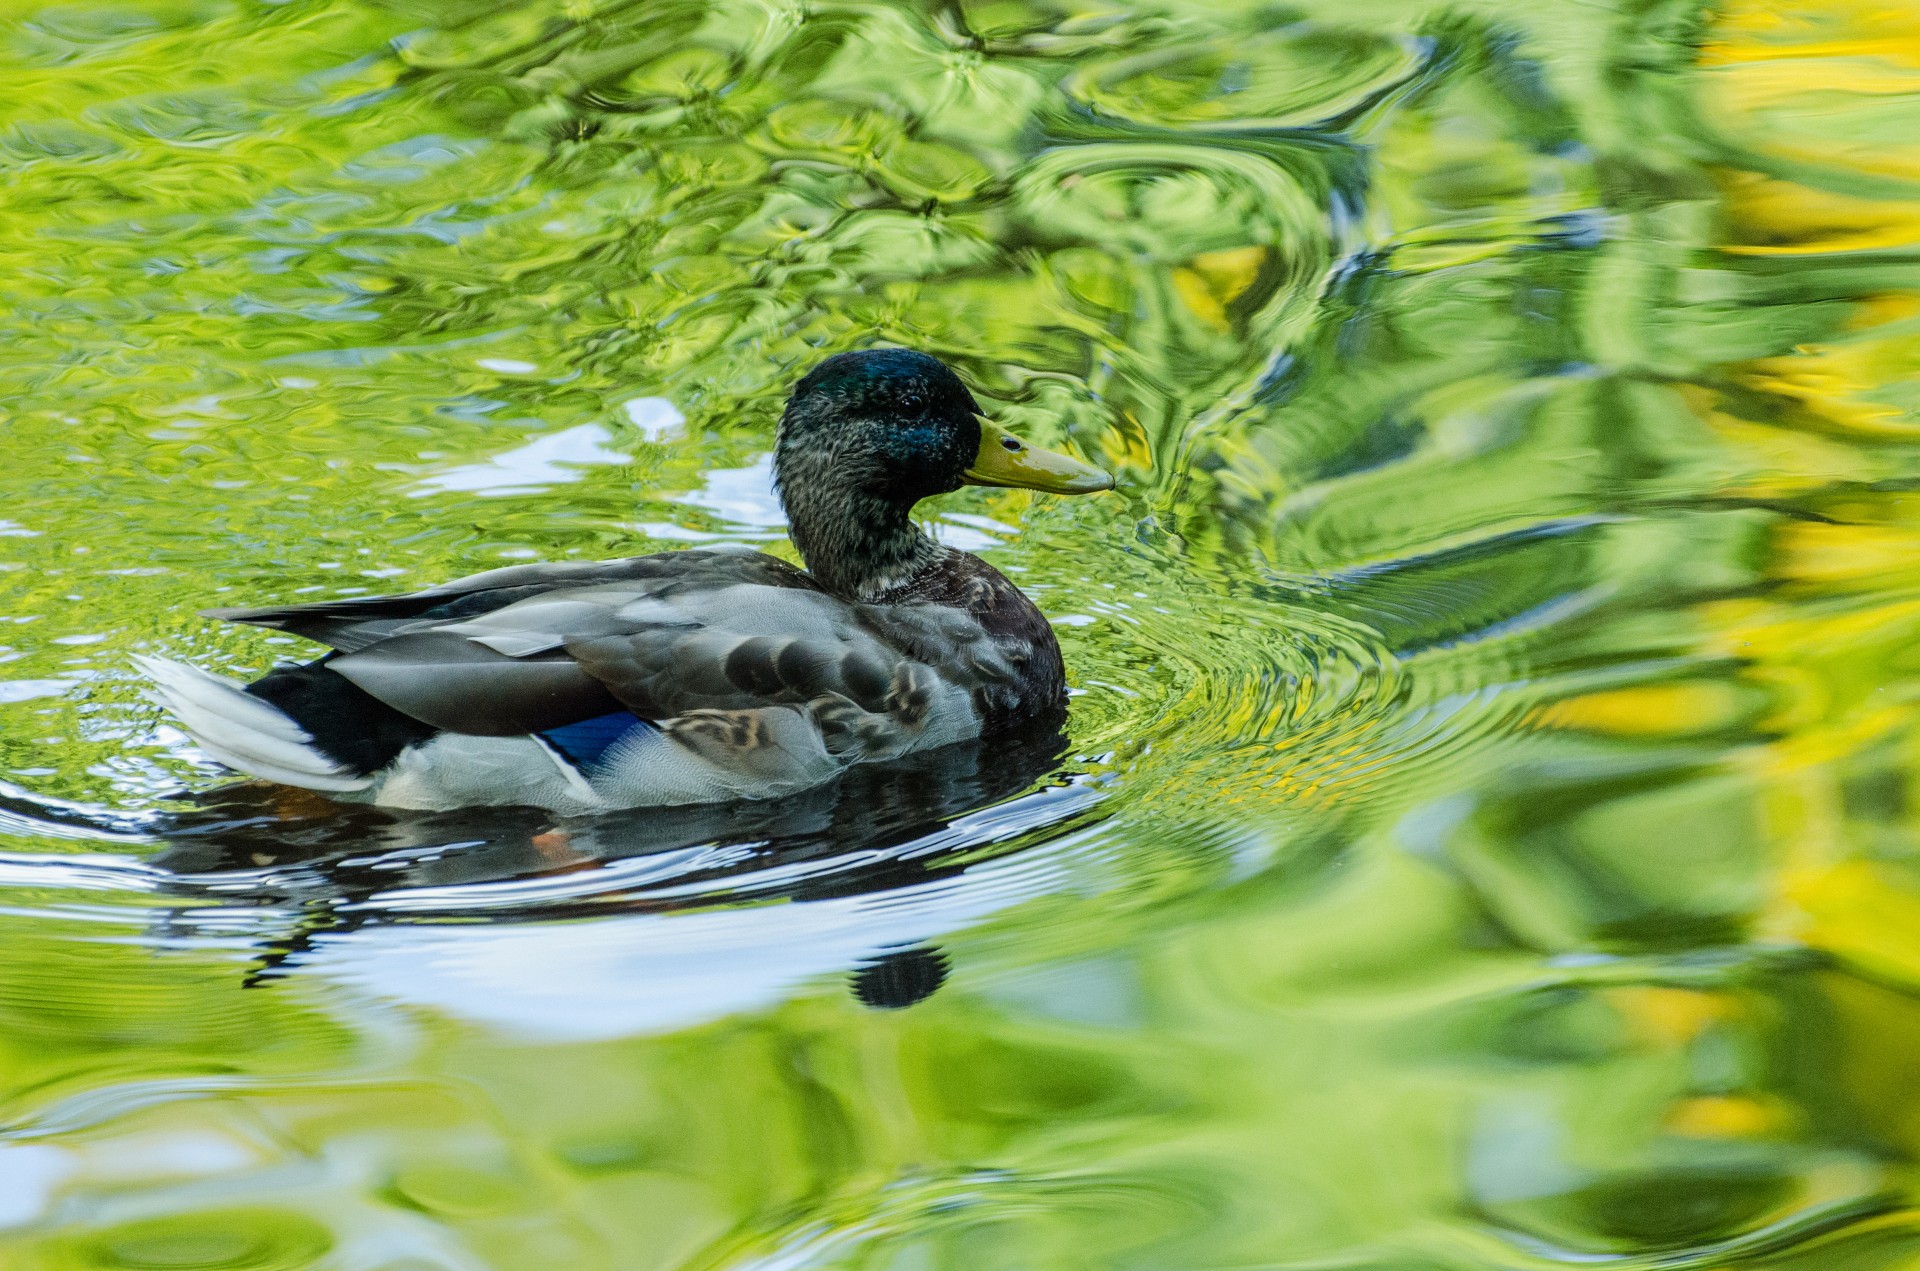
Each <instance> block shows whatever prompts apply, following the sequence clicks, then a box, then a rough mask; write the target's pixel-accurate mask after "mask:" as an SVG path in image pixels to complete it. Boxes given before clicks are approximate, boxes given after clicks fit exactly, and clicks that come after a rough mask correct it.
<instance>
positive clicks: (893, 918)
mask: <svg viewBox="0 0 1920 1271" xmlns="http://www.w3.org/2000/svg"><path fill="white" fill-rule="evenodd" d="M0 84H4V85H5V89H6V91H5V92H4V93H0V226H3V227H4V232H0V266H3V267H4V274H5V278H6V280H7V285H6V286H5V287H4V288H0V337H3V338H0V430H3V431H0V436H4V438H5V456H6V460H7V462H6V463H5V464H4V466H3V467H0V624H4V625H0V662H4V667H0V676H3V677H4V678H0V781H3V782H4V783H5V785H4V788H0V1263H3V1264H4V1265H6V1266H8V1267H21V1268H31V1269H34V1271H41V1269H47V1271H52V1269H62V1271H64V1269H67V1268H103V1269H105V1268H182V1267H191V1268H236V1269H249V1271H269V1269H271V1271H293V1269H296V1268H307V1267H313V1268H325V1269H327V1271H348V1269H353V1271H360V1269H364V1271H423V1269H425V1268H445V1269H448V1271H467V1269H475V1271H480V1269H485V1271H519V1269H521V1268H527V1269H532V1271H547V1269H549V1268H559V1267H564V1268H582V1269H592V1268H604V1269H606V1271H646V1269H649V1268H713V1269H720V1268H729V1269H734V1268H737V1269H740V1271H746V1269H748V1268H753V1269H756V1271H775V1269H778V1271H797V1269H800V1268H849V1269H858V1271H933V1269H940V1271H1001V1269H1006V1271H1013V1269H1015V1268H1019V1269H1022V1271H1025V1269H1034V1271H1038V1269H1042V1268H1058V1269H1060V1271H1080V1269H1084V1268H1095V1267H1101V1268H1107V1267H1110V1268H1116V1269H1117V1268H1128V1269H1140V1271H1188V1269H1192V1271H1199V1269H1202V1268H1222V1269H1225V1268H1236V1269H1250V1268H1272V1269H1275V1271H1279V1269H1288V1271H1293V1269H1298V1271H1480V1269H1498V1271H1509V1269H1510V1271H1540V1269H1543V1268H1550V1267H1559V1266H1566V1265H1580V1266H1595V1265H1598V1266H1606V1267H1619V1268H1653V1267H1661V1268H1691V1267H1697V1268H1701V1269H1702V1271H1706V1269H1708V1268H1714V1269H1718V1268H1729V1267H1742V1268H1746V1267H1755V1268H1779V1269H1781V1271H1786V1269H1789V1268H1791V1269H1793V1271H1881V1269H1885V1271H1894V1269H1896V1268H1907V1267H1913V1266H1916V1265H1920V1209H1916V1204H1920V1175H1916V1171H1915V1154H1916V1152H1920V1104H1916V1102H1915V1099H1914V1097H1913V1091H1914V1090H1915V1088H1916V1082H1920V936H1916V932H1920V854H1917V849H1920V806H1917V805H1916V801H1915V797H1914V794H1913V789H1914V784H1913V783H1914V781H1915V778H1916V773H1917V772H1920V721H1916V705H1917V703H1920V655H1917V654H1916V653H1915V652H1914V650H1915V649H1916V647H1920V565H1916V563H1915V562H1916V561H1920V499H1917V498H1916V493H1915V492H1916V490H1920V389H1917V388H1916V383H1920V141H1916V137H1920V131H1916V128H1915V120H1916V118H1920V10H1914V9H1912V8H1911V7H1910V6H1903V5H1899V4H1880V3H1868V2H1867V0H1788V2H1787V3H1771V2H1765V3H1763V2H1762V0H1725V3H1722V4H1719V5H1707V4H1700V3H1693V2H1690V0H1688V2H1683V0H1470V2H1469V3H1461V4H1452V5H1445V6H1442V5H1438V4H1429V3H1417V2H1415V0H1347V2H1345V3H1333V2H1332V0H1305V2H1304V3H1298V4H1249V3H1236V2H1233V0H1205V2H1202V0H1156V2H1154V3H1150V4H1120V3H1103V2H1102V0H981V2H975V0H946V2H942V3H935V2H933V0H927V2H925V3H911V2H908V0H889V2H882V0H815V2H813V3H808V4H805V5H802V4H798V3H787V2H782V0H602V2H600V3H594V2H592V0H569V2H562V0H433V2H431V3H429V2H428V0H285V2H282V3H269V2H266V0H132V2H128V3H119V4H113V3H106V4H99V5H87V4H62V5H47V4H40V3H37V2H36V0H18V2H17V3H15V4H13V5H11V6H9V7H8V9H7V12H6V14H5V15H4V17H0ZM875 342H891V343H898V344H906V345H911V346H914V347H919V348H923V349H927V350H929V351H931V352H934V353H937V354H938V355H940V356H942V357H944V358H946V359H947V360H949V361H950V362H951V363H952V364H954V365H955V366H956V367H957V368H959V369H960V370H961V371H962V373H963V374H964V375H965V376H966V377H967V378H968V379H969V381H970V382H971V383H972V384H973V385H974V386H975V388H976V392H977V394H978V396H979V397H980V398H981V400H982V401H983V402H984V403H986V404H987V405H988V406H989V407H990V409H991V410H992V411H993V412H994V413H995V414H996V415H997V416H999V417H1001V418H1002V419H1004V420H1006V421H1007V422H1009V423H1010V424H1012V425H1014V426H1015V427H1017V428H1019V429H1020V430H1022V431H1024V432H1026V433H1027V434H1028V435H1030V436H1032V437H1034V438H1035V439H1036V440H1039V441H1042V442H1045V443H1048V444H1054V445H1060V446H1065V447H1068V448H1072V449H1077V450H1078V451H1080V452H1081V453H1083V454H1086V455H1088V456H1089V457H1091V458H1094V459H1096V460H1098V461H1099V462H1102V463H1104V464H1106V465H1108V466H1110V467H1112V468H1113V469H1114V470H1115V471H1116V472H1117V473H1118V474H1119V475H1120V477H1121V482H1122V485H1121V489H1120V491H1119V492H1118V493H1116V494H1114V495H1109V496H1103V497H1100V498H1095V499H1081V500H1065V499H1048V498H1045V497H1033V496H1028V495H1025V494H1021V493H1010V492H1000V491H983V490H970V491H965V492H962V493H960V494H957V495H954V496H950V497H948V498H945V499H943V500H940V501H938V502H937V503H936V504H931V505H929V506H928V508H927V511H928V514H929V516H930V518H931V524H932V527H933V528H934V530H935V531H936V532H937V533H938V534H939V535H940V536H941V537H942V538H943V539H945V540H946V541H948V542H950V543H953V544H955V545H958V546H961V547H964V548H966V549H968V550H974V551H978V552H981V553H982V554H984V555H985V556H986V557H987V559H989V560H991V561H992V562H994V563H995V564H996V565H997V566H999V567H1000V568H1001V569H1003V570H1005V571H1007V572H1008V573H1009V574H1010V575H1011V576H1012V577H1014V578H1015V579H1016V580H1017V581H1018V582H1019V583H1020V584H1021V586H1023V587H1024V588H1026V589H1027V590H1028V592H1029V593H1030V594H1032V595H1033V596H1034V597H1035V598H1036V599H1037V600H1038V602H1039V603H1040V604H1041V605H1042V607H1043V608H1044V609H1045V610H1046V612H1047V614H1048V615H1049V617H1050V618H1052V619H1053V620H1054V622H1055V623H1056V624H1057V626H1058V629H1059V632H1060V636H1061V640H1062V644H1063V646H1064V647H1065V650H1066V654H1067V659H1068V664H1069V667H1070V670H1071V674H1072V677H1073V680H1074V684H1075V688H1076V696H1075V699H1074V707H1073V715H1072V719H1071V721H1070V724H1069V727H1068V731H1067V734H1066V735H1065V736H1064V737H1061V738H1051V739H1048V738H1042V739H1036V740H1035V741H1034V742H1033V743H1031V744H1029V745H1025V746H1022V747H1017V748H996V749H994V750H993V751H991V752H989V753H981V752H978V751H961V752H956V753H952V754H947V755H943V756H941V757H939V759H938V760H937V761H933V762H923V763H920V764H917V765H914V766H911V767H908V768H904V769H876V770H874V771H871V772H861V773H857V774H855V775H853V776H851V777H849V778H848V779H847V780H846V781H845V782H844V783H842V784H841V785H839V786H837V787H834V788H830V789H825V790H821V791H817V792H814V793H812V794H810V795H808V796H805V797H802V798H797V799H792V800H787V801H782V802H781V803H779V804H777V805H768V806H758V807H756V806H742V807H735V808H725V809H683V810H675V811H671V812H659V811H656V812H650V813H645V814H639V813H636V814H627V815H622V816H610V817H605V818H599V819H590V820H575V821H556V820H555V819H553V818H550V817H545V816H543V815H542V814H539V813H536V812H530V811H527V812H522V811H498V810H495V811H488V812H476V813H462V814H446V815H441V816H424V815H417V814H411V815H409V814H389V813H383V812H376V811H372V810H366V809H361V810H356V811H343V810H342V809H340V808H338V807H335V806H333V805H330V804H327V803H326V802H324V801H323V800H320V799H317V798H309V797H305V796H299V795H295V794H289V793H288V792H285V791H278V792H276V791H274V790H272V789H268V788H263V787H259V786H253V785H235V784H234V783H233V780H232V778H231V777H230V776H229V775H227V774H223V773H222V772H220V771H219V770H218V769H217V768H216V767H214V766H213V765H211V764H208V763H207V762H205V761H204V759H203V758H202V757H201V756H199V755H198V754H197V753H196V752H195V751H194V750H193V749H192V747H191V746H190V744H188V743H187V741H186V739H185V738H184V737H183V736H182V735H181V734H180V733H179V732H178V731H176V730H175V729H174V728H173V727H172V726H171V725H170V724H169V723H168V722H167V721H166V720H165V718H163V717H162V715H161V714H160V712H159V711H158V710H157V708H156V707H155V706H154V705H152V704H151V702H150V701H149V700H148V698H147V696H146V693H145V691H144V690H143V688H142V687H141V685H140V683H139V681H138V680H137V678H136V677H135V676H134V674H133V672H132V669H131V667H130V665H129V661H128V659H129V655H131V654H134V653H137V652H149V653H158V654H165V655H169V656H175V657H182V658H186V659H189V660H192V661H194V662H196V663H198V664H201V665H204V666H207V667H210V668H213V669H216V670H220V671H223V672H226V673H230V674H234V675H241V676H244V675H250V674H255V673H258V672H259V671H261V670H263V669H264V668H266V667H268V666H270V665H272V664H273V663H274V662H275V661H277V660H282V659H288V658H294V657H301V656H304V655H306V654H307V653H308V652H309V651H310V650H311V646H307V645H304V644H303V643H301V642H299V641H297V640H293V639H291V638H289V637H280V636H275V635H272V634H271V633H267V632H262V631H257V630H244V629H240V628H234V627H222V626H219V625H216V624H213V623H209V622H207V621H205V620H202V619H200V618H198V617H196V616H194V611H195V610H196V609H199V608H202V607H205V606H209V605H219V604H228V605H231V604H241V603H247V604H264V603H270V602H275V601H292V600H296V599H299V598H301V597H311V598H314V599H324V598H327V597H334V596H346V595H357V594H365V593H374V592H381V591H390V590H401V589H407V588H412V587H417V586H422V585H426V584H430V583H433V582H438V581H441V580H444V579H446V578H449V577H453V576H456V575H458V574H461V573H465V572H470V571H473V570H477V569H483V568H488V567H491V566H495V565H498V564H502V563H507V562H511V561H515V560H521V559H529V558H553V559H560V558H568V557H579V558H598V557H608V556H618V555H626V554H632V553H636V552H644V551H654V550H668V549H672V548H675V547H680V546H684V545H687V544H691V543H710V542H716V541H730V542H741V543H747V544H753V545H760V546H765V547H766V548H768V549H769V550H773V551H775V552H790V548H788V547H787V546H786V544H785V540H784V537H783V533H782V523H781V518H780V513H779V508H778V505H777V503H775V502H774V501H773V499H772V497H771V493H770V491H769V489H768V464H767V451H768V448H769V445H770V442H771V436H772V428H773V423H774V420H775V418H776V416H777V414H778V410H779V406H780V403H781V401H782V400H783V398H784V395H785V392H786V389H787V386H788V385H789V384H790V383H791V381H792V380H793V378H794V377H795V376H796V374H798V373H799V372H800V371H801V370H803V369H804V368H805V367H806V366H808V365H810V364H811V363H812V362H813V361H815V360H817V359H818V358H820V357H821V356H823V355H825V354H827V353H829V352H833V351H838V350H842V349H848V348H857V347H864V346H867V345H870V344H872V343H875Z"/></svg>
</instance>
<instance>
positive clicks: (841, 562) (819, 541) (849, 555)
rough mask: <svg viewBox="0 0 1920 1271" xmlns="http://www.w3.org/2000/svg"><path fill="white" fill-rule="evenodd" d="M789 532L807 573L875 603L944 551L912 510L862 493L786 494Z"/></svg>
mask: <svg viewBox="0 0 1920 1271" xmlns="http://www.w3.org/2000/svg"><path fill="white" fill-rule="evenodd" d="M782 493H783V496H784V502H785V503H786V507H787V519H788V525H789V528H788V532H789V533H790V534H791V535H792V536H793V544H794V546H795V547H798V548H799V549H800V556H801V558H802V559H803V560H805V561H806V562H807V572H808V573H810V574H812V575H813V576H814V577H815V578H816V579H818V580H819V582H820V584H821V585H822V586H824V587H825V588H826V589H827V590H828V591H830V592H832V593H833V594H834V595H836V596H839V597H841V598H843V599H846V600H860V601H872V600H877V599H879V598H880V597H881V596H882V595H884V594H886V593H887V592H889V591H892V590H893V589H895V588H897V587H899V586H901V585H902V584H904V583H907V582H910V581H912V580H913V579H914V578H915V577H916V576H918V575H919V574H920V573H921V572H922V571H924V570H925V569H926V568H927V567H928V566H930V565H932V564H933V563H934V561H936V560H938V559H939V557H940V555H941V553H942V552H943V551H945V549H944V548H942V547H941V546H940V545H939V544H938V543H935V542H934V541H933V540H932V539H930V538H928V537H927V536H926V535H925V534H923V533H921V532H920V530H919V528H918V527H917V526H915V525H914V523H913V520H912V518H911V517H910V516H909V515H908V513H909V512H910V511H911V507H910V506H909V505H907V504H901V503H895V502H893V501H891V500H888V499H883V498H879V497H877V496H875V495H872V494H868V493H866V492H864V491H861V490H858V489H851V490H850V489H846V488H840V489H833V490H827V491H822V492H821V493H820V494H819V495H818V496H814V495H809V494H806V493H803V492H802V491H799V490H791V489H789V490H784V491H783V492H782Z"/></svg>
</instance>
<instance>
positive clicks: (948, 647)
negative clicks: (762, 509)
mask: <svg viewBox="0 0 1920 1271" xmlns="http://www.w3.org/2000/svg"><path fill="white" fill-rule="evenodd" d="M689 558H703V559H689ZM561 571H564V572H561ZM221 616H228V617H235V618H238V619H239V620H241V621H249V622H256V623H259V624H261V625H267V626H274V627H276V628H278V629H280V630H285V631H292V632H295V633H296V634H301V635H308V636H311V637H312V638H317V639H323V640H325V641H326V642H328V643H332V644H333V645H334V646H335V647H336V648H339V649H342V650H343V652H342V653H341V654H340V655H339V656H336V657H334V658H332V659H330V660H329V661H328V662H327V663H326V666H327V668H328V669H329V670H331V671H333V672H335V673H337V674H339V675H341V676H344V677H345V678H346V679H348V680H350V681H351V682H352V683H354V684H355V685H357V686H358V687H359V688H361V689H362V690H364V691H365V692H367V693H369V694H371V695H372V696H373V697H375V698H378V699H379V700H380V701H382V702H385V703H386V704H387V705H389V706H391V707H393V708H394V709H396V710H398V711H400V712H402V713H404V714H406V715H408V716H411V717H412V718H414V719H418V720H421V721H422V722H425V723H428V724H431V725H433V726H435V727H437V728H442V729H446V730H448V731H451V732H457V733H476V734H482V735H493V736H502V735H515V734H523V733H537V732H544V731H547V730H550V729H555V728H560V727H564V726H566V725H568V724H572V723H577V722H580V721H583V720H587V719H592V718H595V717H597V716H600V715H604V714H607V713H609V712H612V711H618V710H623V709H624V710H627V711H630V712H632V713H633V714H634V715H636V716H638V717H639V718H641V719H644V720H649V721H653V722H656V723H660V724H662V725H663V726H666V727H668V729H669V731H673V730H674V728H675V727H676V721H677V722H678V726H680V727H686V728H688V729H690V730H691V733H692V735H709V734H710V735H713V736H720V737H724V736H726V735H729V734H730V731H731V732H734V733H738V734H739V735H741V736H748V735H752V734H753V733H754V732H755V730H754V729H752V728H751V727H747V726H746V725H748V724H751V722H752V721H751V720H745V719H742V718H740V717H742V716H744V715H745V714H746V713H749V712H755V711H762V710H764V709H766V708H768V707H778V706H788V707H799V708H802V709H803V710H805V711H807V712H808V713H809V714H810V715H811V717H812V719H813V721H814V722H815V724H816V725H817V726H818V727H819V729H820V732H821V735H822V737H823V739H824V740H825V742H826V744H827V746H828V748H829V749H830V750H834V751H836V752H839V751H845V750H857V751H859V752H861V753H865V754H878V753H889V752H897V751H898V750H900V749H903V748H905V747H907V746H909V745H911V744H913V743H914V741H915V739H917V738H920V737H923V736H925V735H926V729H927V727H928V725H929V723H930V722H933V720H934V717H935V716H936V715H938V716H940V719H939V723H940V724H941V727H940V728H939V730H938V732H939V735H940V736H941V737H942V738H945V737H946V734H947V733H949V732H954V733H956V735H955V736H954V737H952V738H951V739H953V740H958V739H959V737H960V736H964V735H971V733H972V732H973V731H976V730H977V723H978V720H977V713H976V712H975V711H974V710H973V708H972V705H971V703H972V698H973V694H974V692H975V690H976V689H977V688H978V687H980V686H981V685H983V684H985V683H987V682H988V681H991V680H996V679H1006V678H1009V677H1011V676H1012V675H1013V674H1014V668H1013V667H1012V666H1011V665H1010V664H1009V663H1008V661H1007V659H1006V658H1005V657H1004V656H1002V655H1001V654H999V653H998V651H997V650H996V649H995V648H994V645H993V642H992V641H991V640H989V639H987V637H986V633H985V632H984V631H983V630H982V629H981V627H980V626H979V624H978V623H977V622H975V621H974V620H973V619H972V618H971V617H970V616H969V615H968V614H966V613H965V612H964V611H961V610H957V609H951V608H945V607H941V606H935V605H888V606H880V605H857V604H850V603H848V602H846V601H842V600H839V599H837V598H835V597H833V596H831V595H829V594H827V593H826V592H824V591H822V590H821V589H820V587H819V585H818V584H816V583H815V582H814V581H813V580H812V579H811V578H809V577H808V576H807V575H805V574H803V573H801V572H800V571H798V570H795V569H793V568H792V567H791V566H787V565H785V564H783V563H782V562H779V561H777V560H774V559H773V558H771V557H766V556H762V555H759V554H757V553H756V554H754V555H753V556H747V555H743V554H737V553H726V552H675V553H667V554H665V555H662V556H654V557H640V558H636V559H633V560H628V561H616V562H609V563H607V564H606V565H603V566H597V567H596V566H586V567H581V566H571V567H569V566H559V567H540V566H516V567H513V568H511V569H506V570H496V571H492V572H490V573H488V574H482V575H476V576H475V577H473V578H470V579H462V580H460V581H459V582H457V583H452V584H448V585H446V586H445V587H440V588H434V589H432V590H430V591H427V592H420V593H416V594H414V595H412V596H400V597H387V598H381V599H375V600H350V601H334V602H327V603H325V604H323V605H311V606H305V605H303V606H297V607H293V608H289V609H271V610H244V611H237V612H236V611H227V612H225V613H223V614H222V615H221ZM723 717H731V718H723ZM735 724H738V725H740V727H737V728H735V727H733V725H735ZM690 739H691V737H690Z"/></svg>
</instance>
